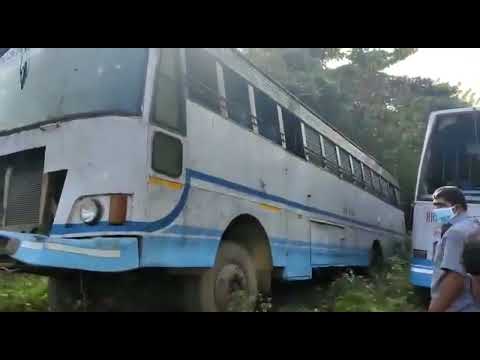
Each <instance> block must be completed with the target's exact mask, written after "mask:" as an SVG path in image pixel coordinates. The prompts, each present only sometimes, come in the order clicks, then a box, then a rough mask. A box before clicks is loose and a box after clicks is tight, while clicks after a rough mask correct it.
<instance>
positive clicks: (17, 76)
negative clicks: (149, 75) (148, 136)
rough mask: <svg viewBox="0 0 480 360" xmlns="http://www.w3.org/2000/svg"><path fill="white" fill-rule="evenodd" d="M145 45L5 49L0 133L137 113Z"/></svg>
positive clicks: (0, 59)
mask: <svg viewBox="0 0 480 360" xmlns="http://www.w3.org/2000/svg"><path fill="white" fill-rule="evenodd" d="M147 54H148V51H147V49H108V48H91V49H86V48H83V49H82V48H80V49H65V48H59V49H48V48H46V49H25V48H23V49H9V50H8V51H6V52H5V51H4V53H3V55H0V56H1V57H0V133H3V132H9V131H15V130H16V129H20V128H25V127H30V126H35V125H38V124H39V123H45V122H49V121H55V120H58V119H62V118H66V117H81V116H86V115H89V114H92V115H95V114H121V115H140V113H141V105H142V101H143V90H144V84H145V76H146V64H147Z"/></svg>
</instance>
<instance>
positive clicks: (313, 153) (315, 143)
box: [305, 125, 325, 167]
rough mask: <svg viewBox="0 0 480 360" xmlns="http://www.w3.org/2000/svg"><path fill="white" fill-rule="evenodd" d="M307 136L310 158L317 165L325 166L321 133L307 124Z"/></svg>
mask: <svg viewBox="0 0 480 360" xmlns="http://www.w3.org/2000/svg"><path fill="white" fill-rule="evenodd" d="M305 138H306V142H307V152H308V159H309V160H310V161H311V162H312V163H313V164H315V165H317V166H321V167H323V166H325V162H324V159H323V155H322V143H321V140H320V134H319V133H318V132H317V131H316V130H314V129H312V128H311V127H310V126H308V125H305Z"/></svg>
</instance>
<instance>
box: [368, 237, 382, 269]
mask: <svg viewBox="0 0 480 360" xmlns="http://www.w3.org/2000/svg"><path fill="white" fill-rule="evenodd" d="M383 265H384V258H383V251H382V247H381V246H380V245H378V244H377V243H375V244H374V245H373V246H372V248H371V250H370V263H369V266H368V267H369V269H370V270H379V269H381V268H382V267H383Z"/></svg>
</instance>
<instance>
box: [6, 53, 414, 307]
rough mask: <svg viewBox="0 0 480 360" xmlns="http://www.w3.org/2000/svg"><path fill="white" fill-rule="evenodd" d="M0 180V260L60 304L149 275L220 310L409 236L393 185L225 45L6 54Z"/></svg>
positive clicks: (93, 297) (365, 257)
mask: <svg viewBox="0 0 480 360" xmlns="http://www.w3.org/2000/svg"><path fill="white" fill-rule="evenodd" d="M0 191H1V193H0V194H1V195H0V196H1V199H2V205H3V206H2V208H1V213H0V220H1V221H2V224H1V227H2V230H3V231H2V232H1V233H0V234H1V238H0V251H1V253H2V259H3V260H2V262H4V263H5V265H4V266H5V267H8V268H9V269H20V270H21V271H25V272H34V273H39V274H45V275H48V276H49V279H50V285H49V289H50V291H49V296H50V301H51V304H52V307H53V308H54V309H60V310H62V309H68V306H69V304H70V305H71V304H72V302H71V301H70V300H72V301H73V300H74V299H77V298H79V297H81V296H83V297H88V299H89V301H90V303H91V304H96V303H97V302H101V301H100V300H102V299H104V297H105V296H107V295H108V294H113V293H114V292H115V289H114V288H117V290H118V288H120V292H123V293H125V289H127V288H128V286H129V285H128V284H130V282H129V280H128V281H127V280H125V279H130V278H133V277H134V278H135V279H139V278H140V279H141V278H142V276H147V275H146V274H152V271H153V273H154V274H156V273H158V274H160V273H162V274H165V273H168V274H169V276H168V278H171V277H172V276H173V277H174V278H175V279H176V283H177V284H185V286H182V287H181V290H178V291H179V293H181V294H184V298H185V299H186V300H187V301H186V303H188V307H187V308H189V309H194V310H202V311H222V310H225V309H226V308H227V306H228V302H229V299H231V295H232V293H233V292H234V291H236V290H243V291H245V292H246V293H247V294H249V295H251V296H255V295H257V294H258V293H263V294H268V293H269V292H270V287H271V279H272V277H278V278H279V279H283V280H302V279H310V278H311V277H312V270H313V269H318V268H323V267H340V266H359V267H368V266H369V265H370V264H372V263H374V262H375V261H377V260H379V259H380V258H381V257H382V256H385V255H388V254H390V253H391V252H392V249H393V247H394V244H395V242H396V241H403V239H404V233H405V225H404V215H403V212H402V211H401V209H400V208H399V196H400V190H399V186H398V183H397V180H396V179H395V178H394V177H393V176H392V175H391V174H390V173H389V172H387V171H386V170H385V169H384V168H382V166H381V165H380V164H379V163H378V162H377V161H376V160H375V159H374V158H373V157H372V156H370V155H369V154H367V153H366V152H365V151H363V150H362V149H361V148H360V147H359V146H357V145H356V144H355V143H354V142H353V141H351V140H349V139H347V138H346V137H345V136H343V135H342V134H340V133H339V132H338V131H336V130H335V129H334V128H333V127H332V126H330V125H328V123H327V122H326V121H325V120H324V119H322V118H321V117H320V116H319V115H317V114H315V113H314V112H313V111H312V110H311V109H310V108H309V107H308V106H306V105H305V104H303V103H302V102H301V101H300V100H299V99H298V98H296V97H295V96H293V95H292V94H291V93H289V92H288V91H287V90H286V89H284V88H283V87H282V86H280V85H279V84H277V83H276V82H275V81H273V80H272V79H270V78H269V77H268V76H266V75H265V74H263V73H262V72H261V71H260V70H259V69H257V68H256V67H255V66H254V65H253V64H252V63H250V62H249V61H248V60H247V59H246V58H245V57H244V56H243V55H242V54H241V53H240V52H238V51H237V50H235V49H228V48H218V49H217V48H214V49H212V48H202V49H200V48H187V49H183V48H182V49H173V48H168V49H140V48H133V49H102V48H92V49H47V48H37V49H9V50H8V51H7V52H5V54H4V55H3V56H2V57H1V62H0ZM149 276H150V275H149ZM153 278H155V276H154V277H153ZM155 279H156V278H155ZM94 284H97V285H98V284H102V285H101V286H100V285H98V286H97V285H95V286H94ZM110 285H111V286H110ZM151 286H154V287H156V288H157V289H162V286H164V283H163V282H161V281H160V280H156V281H153V285H152V284H151ZM110 288H111V290H109V291H103V290H105V289H110ZM79 289H81V291H80V290H79ZM166 289H167V287H166V285H165V291H164V293H167V292H169V291H170V290H166ZM100 290H102V291H100ZM110 291H111V292H110ZM105 292H108V294H106V295H105V294H104V293H105ZM161 293H162V292H161V291H160V294H161ZM133 298H134V299H135V300H136V301H140V300H139V298H138V297H137V295H136V296H133ZM116 299H117V298H116V297H113V300H112V301H113V302H114V303H115V301H116ZM67 300H69V301H67ZM102 301H103V300H102ZM102 303H103V302H102ZM110 303H111V302H110Z"/></svg>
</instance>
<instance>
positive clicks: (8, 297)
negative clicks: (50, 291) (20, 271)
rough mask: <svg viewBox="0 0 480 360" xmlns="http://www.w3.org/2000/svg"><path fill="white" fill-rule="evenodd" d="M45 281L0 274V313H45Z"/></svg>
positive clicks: (34, 277)
mask: <svg viewBox="0 0 480 360" xmlns="http://www.w3.org/2000/svg"><path fill="white" fill-rule="evenodd" d="M47 309H48V301H47V279H46V278H44V277H39V276H34V275H16V274H6V273H0V311H2V312H6V311H9V312H13V311H16V312H20V311H21V312H25V311H47Z"/></svg>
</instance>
